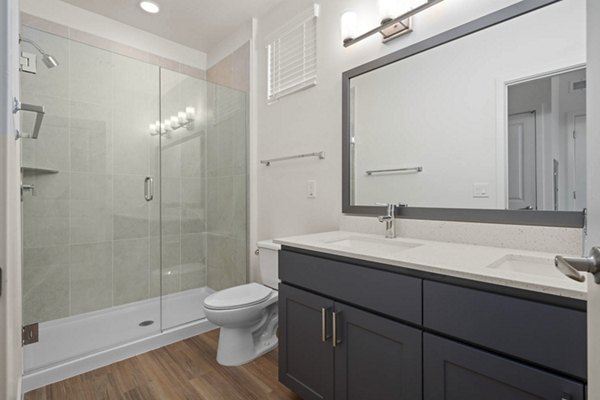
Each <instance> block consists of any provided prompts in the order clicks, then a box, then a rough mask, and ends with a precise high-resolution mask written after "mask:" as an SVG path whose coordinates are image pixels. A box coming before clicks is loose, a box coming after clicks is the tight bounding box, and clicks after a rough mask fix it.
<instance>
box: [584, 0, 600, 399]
mask: <svg viewBox="0 0 600 400" xmlns="http://www.w3.org/2000/svg"><path fill="white" fill-rule="evenodd" d="M598 21H600V1H597V0H588V1H587V50H588V71H587V109H588V113H587V115H588V116H587V132H588V142H587V144H588V146H587V159H588V169H587V171H588V175H587V183H588V184H587V186H588V198H587V204H588V216H589V217H588V237H587V244H586V245H587V248H588V249H589V248H591V247H592V246H599V245H600V185H598V181H600V158H598V156H597V152H598V149H600V24H598ZM588 277H589V275H588ZM587 311H588V335H587V337H588V376H590V377H591V379H590V380H589V382H588V398H589V399H598V398H600V378H599V377H600V342H599V341H598V337H600V285H597V284H595V283H594V281H593V279H588V310H587Z"/></svg>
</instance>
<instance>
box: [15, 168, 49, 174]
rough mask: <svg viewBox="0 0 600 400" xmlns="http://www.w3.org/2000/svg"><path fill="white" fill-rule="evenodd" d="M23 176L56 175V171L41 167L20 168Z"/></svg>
mask: <svg viewBox="0 0 600 400" xmlns="http://www.w3.org/2000/svg"><path fill="white" fill-rule="evenodd" d="M21 171H22V172H23V173H24V174H58V170H56V169H50V168H41V167H25V166H23V167H21Z"/></svg>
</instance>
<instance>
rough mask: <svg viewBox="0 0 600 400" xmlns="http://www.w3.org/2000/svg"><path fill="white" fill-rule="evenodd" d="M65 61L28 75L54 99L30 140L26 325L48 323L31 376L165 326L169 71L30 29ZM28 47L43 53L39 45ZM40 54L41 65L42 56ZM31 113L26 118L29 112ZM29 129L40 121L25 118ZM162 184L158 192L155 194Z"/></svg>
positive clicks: (28, 354) (29, 353) (24, 92)
mask: <svg viewBox="0 0 600 400" xmlns="http://www.w3.org/2000/svg"><path fill="white" fill-rule="evenodd" d="M22 34H23V36H24V37H27V38H28V39H30V40H34V41H35V42H37V44H38V45H39V46H41V47H42V48H43V49H44V50H45V51H46V52H47V53H49V54H51V55H52V56H53V57H54V58H55V59H56V60H57V61H58V65H57V66H55V67H54V68H51V69H47V68H46V67H45V66H44V64H43V63H41V62H38V69H37V73H36V74H30V73H25V72H22V73H21V76H20V78H21V94H20V96H21V100H22V101H23V102H26V103H31V104H38V105H43V106H45V107H46V116H45V118H44V121H43V124H42V128H41V131H40V134H39V138H38V139H37V140H34V139H27V138H23V139H20V140H21V146H22V180H23V184H24V185H32V186H33V187H34V192H33V193H31V192H29V191H27V192H24V194H23V207H22V209H23V321H24V324H25V325H29V324H39V343H36V344H35V346H25V348H24V355H25V372H26V373H27V372H28V371H32V370H36V369H40V368H44V367H46V366H49V365H52V364H56V363H60V362H63V361H65V360H68V359H73V358H77V357H80V356H83V355H86V354H92V353H95V352H98V351H101V350H104V349H107V348H112V347H114V346H117V345H119V344H122V343H126V342H131V341H132V340H136V339H139V338H143V337H146V336H148V335H152V334H156V333H158V332H160V298H159V295H160V284H161V280H160V256H159V245H158V243H159V232H160V215H159V213H160V207H159V206H158V201H159V197H158V196H157V195H155V197H154V198H153V199H151V196H152V190H151V189H152V188H151V187H150V186H151V185H150V182H151V181H152V180H153V181H154V187H155V188H158V187H159V185H160V182H159V179H160V164H159V160H158V152H157V149H159V148H160V135H151V134H150V133H149V131H148V127H149V124H150V123H154V122H155V121H156V120H157V119H158V118H159V101H160V97H159V68H158V67H156V66H153V65H150V64H147V63H144V62H141V61H138V60H134V59H131V58H128V57H124V56H121V55H117V54H114V53H111V52H109V51H106V50H102V49H99V48H96V47H93V46H89V45H86V44H82V43H80V42H76V41H72V40H69V39H67V38H64V37H59V36H55V35H52V34H49V33H46V32H42V31H39V30H36V29H33V28H28V27H25V26H24V27H22ZM22 51H26V52H29V53H32V54H35V52H36V50H35V48H34V47H32V46H30V45H29V44H28V43H22ZM38 61H39V60H38ZM21 114H23V113H21ZM21 126H22V130H23V131H24V132H27V131H28V130H30V129H31V127H32V126H33V120H32V117H31V116H30V115H26V114H23V115H22V122H21ZM155 191H156V190H155Z"/></svg>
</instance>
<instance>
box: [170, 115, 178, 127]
mask: <svg viewBox="0 0 600 400" xmlns="http://www.w3.org/2000/svg"><path fill="white" fill-rule="evenodd" d="M178 125H179V119H178V118H177V117H176V116H175V115H173V116H171V128H173V129H175V127H177V126H178Z"/></svg>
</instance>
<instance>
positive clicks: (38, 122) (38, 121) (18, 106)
mask: <svg viewBox="0 0 600 400" xmlns="http://www.w3.org/2000/svg"><path fill="white" fill-rule="evenodd" d="M19 111H30V112H34V113H35V114H36V116H35V123H34V125H33V133H32V134H31V136H23V135H21V133H20V132H19V131H17V139H19V138H27V139H37V138H38V135H39V134H40V129H41V128H42V121H43V120H44V114H46V111H45V108H44V106H36V105H34V104H25V103H21V102H20V101H19V100H18V99H17V98H16V97H15V99H14V106H13V114H16V113H17V112H19Z"/></svg>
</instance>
